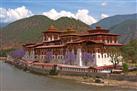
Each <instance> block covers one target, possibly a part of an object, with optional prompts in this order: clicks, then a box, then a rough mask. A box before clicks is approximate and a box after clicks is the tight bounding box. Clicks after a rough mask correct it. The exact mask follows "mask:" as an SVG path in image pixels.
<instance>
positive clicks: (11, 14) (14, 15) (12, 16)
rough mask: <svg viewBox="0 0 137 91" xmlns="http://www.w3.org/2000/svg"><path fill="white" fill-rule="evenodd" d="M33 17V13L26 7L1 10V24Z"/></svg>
mask: <svg viewBox="0 0 137 91" xmlns="http://www.w3.org/2000/svg"><path fill="white" fill-rule="evenodd" d="M32 15H33V14H32V12H31V11H30V10H28V9H27V8H26V7H25V6H22V7H18V8H16V9H10V8H9V9H5V8H0V20H1V22H12V21H15V20H18V19H21V18H25V17H29V16H32Z"/></svg>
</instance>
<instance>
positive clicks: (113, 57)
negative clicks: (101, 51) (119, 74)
mask: <svg viewBox="0 0 137 91" xmlns="http://www.w3.org/2000/svg"><path fill="white" fill-rule="evenodd" d="M108 50H109V53H108V54H109V56H110V61H111V62H112V63H113V66H114V68H116V67H117V65H118V64H119V63H120V62H121V61H122V56H121V52H120V50H119V48H116V47H110V48H108Z"/></svg>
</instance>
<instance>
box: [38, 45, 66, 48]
mask: <svg viewBox="0 0 137 91" xmlns="http://www.w3.org/2000/svg"><path fill="white" fill-rule="evenodd" d="M64 46H65V45H49V46H38V47H36V48H38V49H39V48H59V47H64Z"/></svg>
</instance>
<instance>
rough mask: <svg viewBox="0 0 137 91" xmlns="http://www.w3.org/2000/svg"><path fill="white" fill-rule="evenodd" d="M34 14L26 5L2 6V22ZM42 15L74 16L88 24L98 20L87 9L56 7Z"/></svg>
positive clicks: (56, 17)
mask: <svg viewBox="0 0 137 91" xmlns="http://www.w3.org/2000/svg"><path fill="white" fill-rule="evenodd" d="M32 15H33V13H32V12H31V11H30V10H29V9H27V8H26V7H25V6H21V7H18V8H16V9H10V8H9V9H5V8H0V20H1V21H0V22H13V21H15V20H19V19H22V18H26V17H29V16H32ZM42 15H45V16H47V17H49V18H50V19H53V20H57V19H58V18H60V17H72V18H75V19H78V20H80V21H82V22H84V23H86V24H88V25H91V24H92V23H95V22H96V19H95V18H93V17H92V16H90V15H89V11H88V10H87V9H81V10H78V11H77V12H76V13H72V12H69V11H65V10H62V11H60V12H58V11H56V10H55V9H51V10H49V11H47V12H43V13H42Z"/></svg>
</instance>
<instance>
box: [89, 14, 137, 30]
mask: <svg viewBox="0 0 137 91" xmlns="http://www.w3.org/2000/svg"><path fill="white" fill-rule="evenodd" d="M129 19H131V20H132V19H133V20H134V19H137V14H128V15H115V16H111V17H107V18H104V19H102V20H100V21H99V22H97V23H95V24H92V25H91V27H92V28H94V27H95V26H96V25H100V26H102V27H104V28H110V27H112V26H114V25H117V24H119V23H122V22H123V21H125V20H129Z"/></svg>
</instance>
